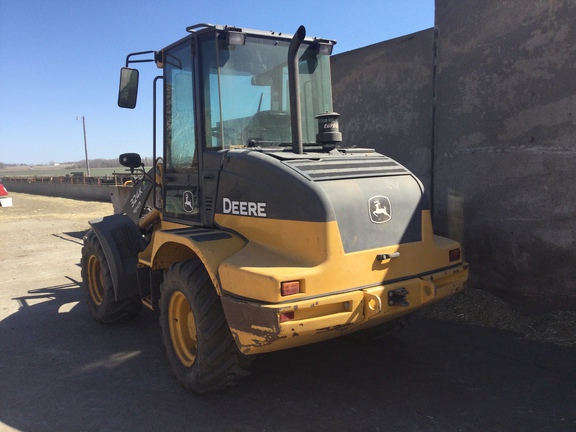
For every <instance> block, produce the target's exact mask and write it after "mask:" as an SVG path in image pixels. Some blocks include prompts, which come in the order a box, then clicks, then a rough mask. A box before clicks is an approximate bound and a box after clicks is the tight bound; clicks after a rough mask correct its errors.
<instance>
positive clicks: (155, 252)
mask: <svg viewBox="0 0 576 432" xmlns="http://www.w3.org/2000/svg"><path fill="white" fill-rule="evenodd" d="M246 243H247V241H246V239H244V238H243V237H241V236H239V235H237V234H235V233H233V232H227V231H222V230H215V229H210V228H202V227H183V228H175V229H166V230H158V231H155V232H154V234H153V238H152V241H151V246H152V247H151V248H149V250H147V251H146V252H149V253H150V255H149V256H148V257H144V259H146V260H149V262H150V268H151V269H152V270H160V269H167V268H168V267H170V265H171V264H173V263H175V262H178V261H182V260H185V259H189V258H191V257H198V258H199V259H200V260H201V261H202V263H203V264H204V267H205V268H206V271H207V272H208V275H209V276H210V279H211V280H212V283H213V284H214V287H215V288H216V291H217V293H218V295H222V288H221V283H220V277H219V269H220V265H221V264H222V262H224V261H225V260H227V259H228V258H230V257H231V256H232V255H234V254H235V253H237V252H238V251H239V250H241V249H242V248H244V246H245V245H246ZM146 252H145V253H146Z"/></svg>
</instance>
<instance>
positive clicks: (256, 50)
mask: <svg viewBox="0 0 576 432" xmlns="http://www.w3.org/2000/svg"><path fill="white" fill-rule="evenodd" d="M289 43H290V41H288V40H275V39H270V38H265V37H258V36H254V35H248V36H247V38H246V44H245V45H243V46H233V45H228V44H227V43H226V42H225V41H224V40H222V39H214V38H213V37H212V38H210V39H208V40H205V41H204V42H203V43H201V49H202V50H203V53H202V54H203V55H202V58H203V60H204V62H205V63H204V65H203V66H202V78H203V81H204V85H203V88H204V95H203V101H204V106H205V110H204V112H205V114H206V124H205V128H206V131H205V133H206V142H207V148H208V150H210V149H223V148H235V147H245V146H262V147H265V146H281V145H290V143H291V141H292V132H291V127H290V102H289V101H290V97H289V91H288V65H287V64H288V61H287V57H288V46H289ZM298 57H299V70H300V98H301V113H302V140H303V142H304V143H305V144H311V143H315V141H316V133H317V126H316V124H317V123H316V120H315V118H314V116H315V115H317V114H320V113H325V112H331V111H332V93H331V86H330V64H329V62H330V58H329V57H328V56H324V55H317V54H316V49H315V46H313V45H312V44H309V43H307V42H304V43H303V44H302V46H301V47H300V50H299V52H298Z"/></svg>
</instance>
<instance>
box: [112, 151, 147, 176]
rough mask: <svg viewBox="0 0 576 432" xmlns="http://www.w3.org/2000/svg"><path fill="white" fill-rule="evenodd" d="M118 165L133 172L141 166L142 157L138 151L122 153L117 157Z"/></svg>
mask: <svg viewBox="0 0 576 432" xmlns="http://www.w3.org/2000/svg"><path fill="white" fill-rule="evenodd" d="M118 160H119V161H120V165H122V166H125V167H127V168H130V172H132V173H134V170H135V169H136V168H140V167H141V166H142V158H141V157H140V155H139V154H138V153H124V154H121V155H120V157H119V158H118Z"/></svg>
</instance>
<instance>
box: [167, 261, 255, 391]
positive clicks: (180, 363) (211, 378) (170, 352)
mask: <svg viewBox="0 0 576 432" xmlns="http://www.w3.org/2000/svg"><path fill="white" fill-rule="evenodd" d="M160 325H161V327H162V338H163V341H164V345H165V346H166V355H167V357H168V360H169V362H170V365H171V366H172V370H173V371H174V374H175V375H176V379H177V380H178V382H180V384H182V385H183V386H184V387H185V388H187V389H188V390H192V391H193V392H196V393H206V392H210V391H215V390H220V389H222V388H225V387H229V386H233V385H236V384H237V383H238V382H239V381H240V380H241V379H242V378H244V377H245V376H247V375H249V374H250V369H251V363H252V359H251V358H250V357H248V356H245V355H244V354H242V353H241V352H240V351H239V350H238V347H237V345H236V343H235V342H234V338H233V337H232V334H231V333H230V329H229V328H228V323H227V322H226V318H225V316H224V311H223V309H222V303H221V301H220V298H219V297H218V295H217V293H216V290H215V288H214V285H213V284H212V281H211V280H210V277H209V276H208V273H207V271H206V269H205V268H204V265H203V264H202V262H201V261H200V260H199V259H191V260H187V261H182V262H180V263H177V264H174V265H172V266H171V267H170V268H169V269H168V271H167V273H166V277H165V278H164V282H163V283H162V286H161V297H160Z"/></svg>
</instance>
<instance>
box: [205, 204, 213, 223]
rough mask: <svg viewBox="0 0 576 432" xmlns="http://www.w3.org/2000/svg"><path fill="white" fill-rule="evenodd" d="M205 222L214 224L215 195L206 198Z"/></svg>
mask: <svg viewBox="0 0 576 432" xmlns="http://www.w3.org/2000/svg"><path fill="white" fill-rule="evenodd" d="M204 219H205V220H204V223H205V224H206V225H212V223H213V222H214V197H205V198H204Z"/></svg>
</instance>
